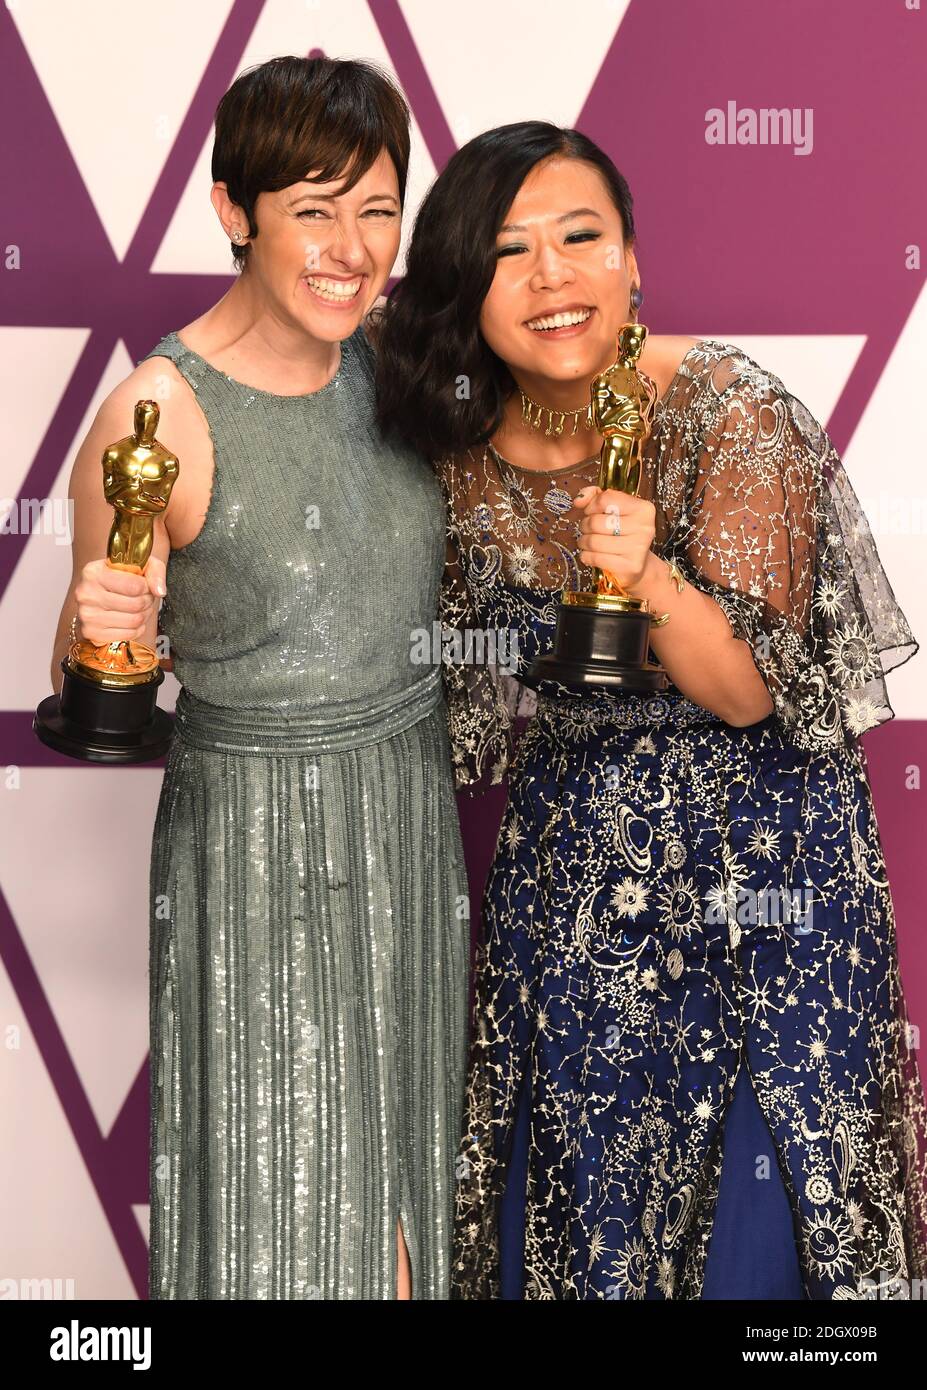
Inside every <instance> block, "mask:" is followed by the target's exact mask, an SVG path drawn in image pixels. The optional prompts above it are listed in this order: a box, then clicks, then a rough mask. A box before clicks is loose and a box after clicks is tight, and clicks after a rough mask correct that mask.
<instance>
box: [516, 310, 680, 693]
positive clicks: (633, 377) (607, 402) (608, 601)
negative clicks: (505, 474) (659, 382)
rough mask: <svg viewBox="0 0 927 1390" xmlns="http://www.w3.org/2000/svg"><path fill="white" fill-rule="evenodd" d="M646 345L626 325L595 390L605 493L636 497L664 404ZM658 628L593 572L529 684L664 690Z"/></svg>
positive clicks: (641, 603)
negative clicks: (644, 360)
mask: <svg viewBox="0 0 927 1390" xmlns="http://www.w3.org/2000/svg"><path fill="white" fill-rule="evenodd" d="M646 339H647V329H646V328H645V327H644V325H643V324H640V323H626V324H625V325H624V327H623V328H621V329H620V331H619V333H618V356H617V359H616V361H615V362H614V364H613V365H612V366H611V367H609V368H608V369H607V370H606V371H604V372H600V373H599V374H598V376H596V377H594V378H593V381H592V384H591V387H590V391H591V396H592V406H591V413H592V419H593V423H594V424H595V427H596V429H597V430H598V432H599V434H600V435H601V436H602V448H601V451H600V454H599V459H600V463H599V477H598V484H599V487H600V488H603V489H606V488H607V489H614V490H616V491H618V492H626V493H629V494H631V496H634V497H636V496H637V494H638V490H639V488H640V481H641V449H642V448H643V445H644V441H645V440H646V439H647V436H648V435H649V434H650V431H651V429H652V427H653V419H654V407H655V405H656V399H657V390H656V387H655V386H654V384H653V382H652V381H651V380H650V378H649V377H648V376H645V375H644V373H643V372H641V371H639V370H638V367H637V362H638V358H639V357H640V355H641V350H642V349H643V346H644V343H645V342H646ZM652 621H653V615H652V614H651V612H650V607H649V605H648V603H647V600H646V599H639V598H634V597H633V596H632V595H631V594H629V593H628V592H627V591H626V590H625V589H624V588H623V587H622V586H621V585H620V584H619V583H618V582H617V580H616V579H615V578H614V577H613V576H612V575H609V574H606V573H605V572H604V571H602V570H598V569H596V570H593V582H592V586H591V587H590V588H589V589H564V591H563V593H562V595H561V601H560V604H559V605H558V609H557V627H556V631H555V634H554V646H553V650H552V651H550V652H548V653H546V654H545V655H544V656H541V657H538V658H537V660H536V661H534V662H533V664H532V665H531V667H530V669H529V671H528V673H527V675H526V676H525V677H524V678H523V679H524V681H525V684H526V685H531V686H537V685H538V684H540V682H541V681H558V682H559V683H560V684H561V685H564V686H566V687H567V689H570V690H577V691H582V690H585V689H587V688H588V687H590V686H599V687H605V688H606V689H621V690H630V691H637V692H651V691H656V690H663V689H665V688H666V685H667V677H666V672H665V671H664V670H663V667H662V666H658V665H656V664H655V663H654V662H652V661H648V659H647V655H648V644H649V636H650V625H651V622H652Z"/></svg>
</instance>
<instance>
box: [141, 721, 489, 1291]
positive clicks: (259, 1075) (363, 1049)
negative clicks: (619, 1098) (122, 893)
mask: <svg viewBox="0 0 927 1390" xmlns="http://www.w3.org/2000/svg"><path fill="white" fill-rule="evenodd" d="M445 720H446V714H445V711H444V707H443V703H442V704H440V705H439V706H437V707H436V708H434V709H432V710H431V711H430V712H429V713H427V714H426V715H425V716H424V717H423V718H421V719H419V720H418V722H416V723H414V724H412V725H411V727H407V728H405V729H402V730H400V731H399V732H396V733H394V734H392V735H391V736H390V737H387V738H384V739H382V740H381V741H379V742H376V743H371V744H368V745H367V746H364V747H359V748H353V749H348V750H344V751H339V752H329V753H316V752H313V753H306V754H294V753H292V752H288V753H286V754H282V755H277V754H274V753H267V752H263V753H262V752H257V751H254V750H253V749H252V750H249V751H242V750H241V749H235V750H234V751H229V749H228V748H227V747H223V748H220V747H209V746H208V744H209V739H208V738H205V739H204V738H202V737H199V738H198V740H197V743H198V744H199V745H200V746H194V745H193V744H191V743H190V742H189V741H188V740H187V739H185V738H184V737H182V736H180V735H179V734H178V736H177V737H175V739H174V742H173V744H172V745H171V750H170V753H169V755H168V761H167V767H166V770H165V776H164V782H163V785H162V790H161V797H160V801H159V805H158V810H157V816H156V821H155V827H154V834H153V841H152V857H151V880H150V888H151V916H150V927H151V933H150V1005H151V1009H150V1028H151V1110H150V1114H151V1149H150V1192H151V1223H150V1264H149V1297H150V1298H152V1299H187V1298H190V1299H193V1298H206V1299H225V1298H229V1299H314V1298H319V1299H338V1300H340V1299H392V1298H395V1296H396V1283H397V1279H396V1273H397V1254H396V1250H397V1239H396V1229H397V1223H399V1222H400V1221H401V1223H402V1228H403V1233H404V1236H405V1241H406V1245H407V1247H408V1250H409V1258H410V1263H411V1270H412V1297H413V1298H416V1299H443V1298H447V1297H448V1286H449V1263H450V1243H451V1228H452V1208H453V1183H454V1158H455V1153H456V1148H457V1143H458V1140H459V1135H460V1128H461V1116H462V1106H463V1088H464V1069H465V1060H466V1057H465V1052H466V1035H467V972H468V963H469V911H468V902H467V886H466V876H465V867H464V858H463V849H462V844H461V838H460V830H459V824H458V819H457V808H456V802H455V798H454V792H453V780H452V773H451V767H450V759H449V754H448V750H447V734H446V723H445ZM255 746H256V747H266V746H268V745H266V744H261V743H260V742H259V743H258V744H256V745H255ZM271 746H272V745H271Z"/></svg>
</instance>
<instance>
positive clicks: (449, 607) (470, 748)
mask: <svg viewBox="0 0 927 1390" xmlns="http://www.w3.org/2000/svg"><path fill="white" fill-rule="evenodd" d="M452 469H453V464H452V463H447V464H439V465H438V467H437V472H438V477H439V478H440V480H441V485H442V489H443V491H444V495H445V500H446V501H447V503H448V513H447V514H448V522H447V550H446V558H445V566H444V574H443V577H442V581H441V591H440V600H439V612H438V616H439V620H440V623H441V629H442V675H443V682H444V694H445V700H446V704H447V718H448V732H449V735H450V742H451V758H452V762H453V766H454V780H455V784H456V786H457V788H458V789H460V788H462V787H466V788H467V789H468V790H469V791H470V792H476V791H479V790H481V785H480V784H484V783H485V779H486V778H488V779H489V782H490V784H495V783H499V782H501V781H502V779H503V777H504V775H505V773H506V771H507V769H508V766H509V764H510V762H511V758H512V754H513V733H512V718H511V715H510V713H509V708H508V705H507V701H506V694H505V687H504V684H503V681H504V675H503V672H502V670H500V665H499V661H498V660H494V659H493V658H494V657H497V656H499V655H500V654H499V653H498V652H497V651H496V650H495V648H494V646H493V642H492V637H493V634H489V633H486V632H484V631H483V629H482V628H481V627H480V625H479V616H478V614H477V610H476V607H475V604H474V601H473V597H472V595H471V593H470V589H469V586H468V583H467V577H466V573H465V570H464V566H463V562H462V555H461V550H462V546H461V538H460V533H459V530H458V526H457V521H456V518H455V515H454V511H453V509H452V507H451V505H450V496H451V492H452V488H453V484H452V479H451V478H450V476H449V474H450V470H452ZM501 655H502V656H504V653H502V654H501Z"/></svg>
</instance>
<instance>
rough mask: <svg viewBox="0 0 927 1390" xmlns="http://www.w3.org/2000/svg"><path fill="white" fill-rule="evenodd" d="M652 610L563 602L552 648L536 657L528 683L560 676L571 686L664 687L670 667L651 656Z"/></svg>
mask: <svg viewBox="0 0 927 1390" xmlns="http://www.w3.org/2000/svg"><path fill="white" fill-rule="evenodd" d="M649 636H650V615H649V613H616V612H607V611H606V610H604V609H600V608H583V607H580V606H579V605H576V604H570V603H561V604H560V606H559V608H558V610H557V630H556V632H555V634H554V649H553V651H552V652H549V653H548V654H547V655H546V656H542V657H538V659H537V661H535V662H533V664H532V666H531V668H530V670H529V671H528V673H527V675H526V676H523V677H522V680H523V681H524V683H525V685H529V686H532V687H535V686H537V685H539V684H540V682H541V681H545V680H548V681H559V683H560V684H561V685H564V686H566V687H567V689H569V690H576V691H583V690H587V689H588V688H589V687H590V686H599V687H602V688H605V689H613V690H628V691H640V692H642V693H644V692H646V693H650V692H652V691H654V690H665V689H666V687H667V685H668V679H667V675H666V672H665V671H664V669H663V667H662V666H657V665H655V664H654V663H653V662H651V661H648V660H647V649H648V643H649Z"/></svg>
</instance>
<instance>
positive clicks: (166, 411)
mask: <svg viewBox="0 0 927 1390" xmlns="http://www.w3.org/2000/svg"><path fill="white" fill-rule="evenodd" d="M141 400H149V401H155V402H157V405H158V409H159V411H160V420H159V423H158V438H159V439H160V440H161V442H162V443H163V444H164V446H165V448H168V449H171V450H172V452H174V453H179V448H178V447H176V445H177V444H178V443H179V442H180V440H181V439H182V440H183V441H185V442H186V443H187V444H188V445H189V444H190V443H191V442H193V440H194V439H197V438H202V437H203V436H205V437H207V438H208V434H209V430H208V427H207V426H206V421H205V417H204V416H203V412H202V410H201V408H200V406H199V403H198V402H197V400H196V397H195V395H194V394H193V391H192V390H191V389H190V386H189V384H188V382H187V381H185V380H184V378H183V376H182V375H181V373H180V372H179V371H178V370H177V368H176V366H175V365H174V363H173V362H172V361H171V360H170V358H169V357H148V358H146V359H145V361H144V362H140V363H139V364H138V366H137V367H135V368H134V369H133V370H132V371H131V372H130V373H129V374H128V376H126V377H124V378H123V380H122V381H120V382H119V383H118V385H117V386H115V387H114V388H113V390H112V391H110V393H109V395H108V396H106V397H105V398H104V400H103V401H102V402H101V404H100V408H99V410H98V411H97V414H96V417H95V419H94V422H93V429H94V430H97V429H102V430H103V431H104V432H108V433H112V436H113V440H116V439H122V438H124V437H125V436H126V435H127V434H131V433H132V430H133V428H134V419H135V406H136V404H137V402H138V401H141ZM113 431H115V433H113Z"/></svg>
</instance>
